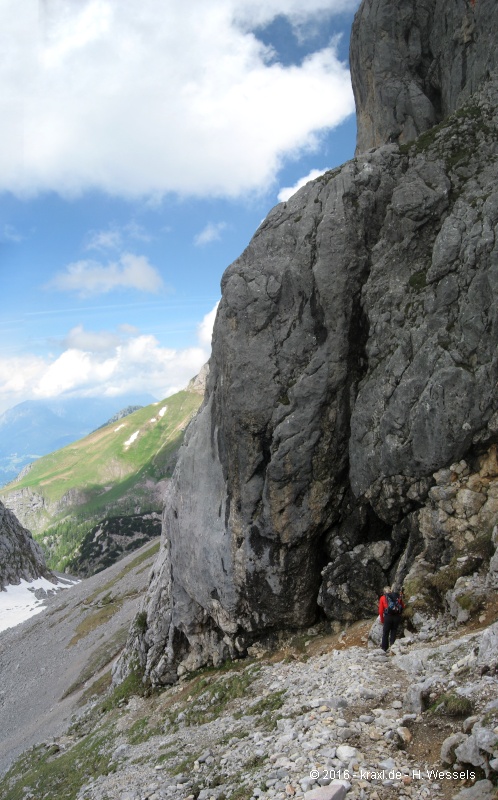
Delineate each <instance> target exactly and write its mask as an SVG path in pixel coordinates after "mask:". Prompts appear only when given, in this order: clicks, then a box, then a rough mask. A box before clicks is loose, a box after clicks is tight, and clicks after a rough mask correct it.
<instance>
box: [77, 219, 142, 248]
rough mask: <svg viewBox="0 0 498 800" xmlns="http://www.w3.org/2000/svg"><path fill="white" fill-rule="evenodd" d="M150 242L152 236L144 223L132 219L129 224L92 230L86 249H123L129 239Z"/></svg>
mask: <svg viewBox="0 0 498 800" xmlns="http://www.w3.org/2000/svg"><path fill="white" fill-rule="evenodd" d="M129 240H131V241H139V242H150V240H151V236H150V234H148V233H147V231H146V230H145V228H144V227H143V226H142V225H139V224H138V223H137V222H135V221H134V220H132V221H131V222H129V223H128V224H127V225H110V226H109V227H108V228H106V229H105V230H102V231H90V233H89V234H88V238H87V241H86V245H85V249H86V250H100V251H106V250H123V249H124V245H125V243H126V242H127V241H129Z"/></svg>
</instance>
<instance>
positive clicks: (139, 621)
mask: <svg viewBox="0 0 498 800" xmlns="http://www.w3.org/2000/svg"><path fill="white" fill-rule="evenodd" d="M133 624H134V626H135V630H136V632H137V633H139V634H142V636H143V635H144V633H146V631H147V612H146V611H139V612H138V614H137V616H136V617H135V621H134V623H133Z"/></svg>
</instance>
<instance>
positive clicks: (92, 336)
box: [63, 325, 120, 353]
mask: <svg viewBox="0 0 498 800" xmlns="http://www.w3.org/2000/svg"><path fill="white" fill-rule="evenodd" d="M119 343H120V337H119V336H118V335H117V334H115V333H112V332H111V331H101V332H100V333H98V332H96V331H86V330H85V329H84V328H83V325H76V326H75V327H74V328H71V330H70V331H69V333H68V334H67V336H66V337H65V339H64V341H63V346H64V347H65V348H67V349H69V350H89V351H90V352H93V353H105V352H108V351H109V350H112V349H113V348H115V347H117V346H118V344H119Z"/></svg>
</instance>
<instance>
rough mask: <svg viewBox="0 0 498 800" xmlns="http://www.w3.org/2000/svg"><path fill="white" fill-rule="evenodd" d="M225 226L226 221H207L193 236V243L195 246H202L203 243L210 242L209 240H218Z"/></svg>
mask: <svg viewBox="0 0 498 800" xmlns="http://www.w3.org/2000/svg"><path fill="white" fill-rule="evenodd" d="M226 227H227V224H226V222H216V223H213V222H208V224H207V225H206V227H205V228H203V229H202V231H201V232H200V233H198V234H197V236H195V237H194V244H195V245H196V246H197V247H202V246H203V245H205V244H210V243H211V242H219V240H220V239H221V234H222V232H223V231H224V230H225V228H226Z"/></svg>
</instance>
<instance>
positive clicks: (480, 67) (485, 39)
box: [351, 0, 498, 153]
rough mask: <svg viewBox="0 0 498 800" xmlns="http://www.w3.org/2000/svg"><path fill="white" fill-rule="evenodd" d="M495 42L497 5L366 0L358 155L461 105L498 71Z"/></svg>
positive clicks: (359, 46) (355, 54) (359, 56)
mask: <svg viewBox="0 0 498 800" xmlns="http://www.w3.org/2000/svg"><path fill="white" fill-rule="evenodd" d="M495 44H496V3H495V0H449V1H448V0H397V2H396V3H395V4H394V3H393V2H392V0H365V2H363V3H362V5H361V8H360V10H359V11H358V14H357V15H356V18H355V22H354V26H353V34H352V38H351V73H352V78H353V89H354V93H355V100H356V108H357V119H358V138H357V152H358V153H362V152H365V150H368V149H369V148H373V147H379V146H380V145H382V144H385V143H387V142H390V141H391V142H392V141H397V142H399V143H403V142H408V141H411V140H412V139H414V138H415V137H416V136H418V135H419V134H420V133H422V132H423V131H426V130H427V129H429V128H431V127H432V126H433V125H434V124H435V123H438V122H440V121H441V120H442V119H444V118H445V117H447V116H448V114H451V113H452V112H453V111H455V110H456V109H457V108H460V107H461V105H462V104H463V103H465V102H466V101H467V100H468V99H469V97H470V96H471V94H473V93H474V92H475V91H476V90H477V89H478V88H479V86H480V85H481V84H482V82H483V81H484V80H487V79H488V78H489V75H490V73H491V72H492V71H493V70H494V69H496V67H497V66H498V61H497V56H496V46H495Z"/></svg>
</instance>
